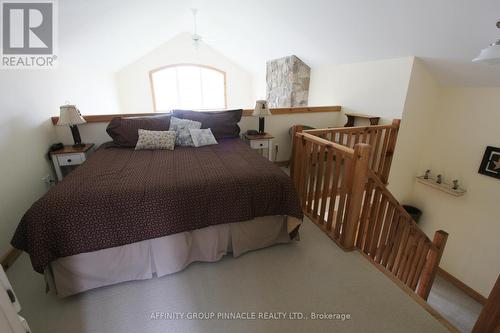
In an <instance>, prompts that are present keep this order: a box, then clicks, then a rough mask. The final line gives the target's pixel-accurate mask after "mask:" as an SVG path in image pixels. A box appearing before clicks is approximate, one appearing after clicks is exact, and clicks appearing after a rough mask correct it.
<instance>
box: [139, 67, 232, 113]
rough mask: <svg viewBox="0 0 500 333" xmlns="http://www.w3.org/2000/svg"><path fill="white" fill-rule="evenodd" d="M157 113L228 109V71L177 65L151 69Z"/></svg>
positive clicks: (150, 74)
mask: <svg viewBox="0 0 500 333" xmlns="http://www.w3.org/2000/svg"><path fill="white" fill-rule="evenodd" d="M149 78H150V82H151V89H152V93H153V105H154V108H155V112H168V111H170V110H173V109H190V110H195V109H196V110H207V109H224V108H226V73H225V72H223V71H221V70H219V69H216V68H213V67H209V66H204V65H191V64H178V65H169V66H165V67H161V68H158V69H155V70H152V71H150V72H149Z"/></svg>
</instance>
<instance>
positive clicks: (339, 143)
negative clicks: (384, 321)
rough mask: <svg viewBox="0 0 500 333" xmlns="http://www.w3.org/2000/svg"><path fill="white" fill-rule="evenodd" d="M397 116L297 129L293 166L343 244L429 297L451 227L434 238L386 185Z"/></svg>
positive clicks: (316, 210)
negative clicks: (385, 121) (373, 122)
mask: <svg viewBox="0 0 500 333" xmlns="http://www.w3.org/2000/svg"><path fill="white" fill-rule="evenodd" d="M398 129H399V121H394V122H393V123H392V124H391V125H382V126H370V127H351V128H329V129H320V130H308V131H303V132H300V133H296V137H295V138H294V146H293V159H292V165H291V174H292V178H293V181H294V184H295V187H296V189H297V192H298V193H299V197H300V200H301V205H302V209H303V211H304V214H305V215H306V216H308V217H309V218H310V219H311V220H312V221H313V222H314V223H315V224H316V225H317V226H318V227H320V228H321V229H322V230H323V231H324V232H325V233H326V234H327V235H328V236H329V237H330V238H331V239H332V240H334V241H335V242H336V243H337V244H338V245H339V246H340V247H342V248H343V249H345V250H353V249H358V250H359V251H360V252H361V253H362V254H364V255H365V256H366V257H367V258H368V259H370V261H372V262H373V263H374V264H375V265H378V266H379V267H381V268H383V269H385V270H386V271H387V272H389V273H390V274H392V275H393V276H394V277H396V278H397V279H398V280H399V281H400V282H402V283H403V284H405V285H406V286H408V287H409V288H411V289H412V290H414V291H416V293H417V294H418V295H419V296H420V297H422V298H423V299H427V296H428V295H429V291H430V289H431V287H432V283H433V281H434V278H435V275H436V272H437V269H438V265H439V261H440V259H441V255H442V253H443V249H444V246H445V243H446V239H447V236H448V234H447V233H445V232H444V231H438V232H436V234H435V237H434V242H432V241H430V240H429V239H428V238H427V236H426V235H425V233H423V232H422V231H421V230H420V229H419V228H418V226H417V225H416V223H415V221H413V219H412V218H411V216H410V215H409V214H408V213H407V212H406V211H405V210H404V208H403V207H402V206H401V205H400V204H399V202H398V201H397V200H396V199H395V198H394V197H393V195H392V194H391V193H390V191H389V190H388V189H387V187H386V184H387V180H388V177H389V172H390V167H391V162H392V155H393V152H394V148H395V146H396V140H397V134H398Z"/></svg>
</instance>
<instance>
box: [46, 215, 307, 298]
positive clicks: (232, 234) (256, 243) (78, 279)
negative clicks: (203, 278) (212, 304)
mask: <svg viewBox="0 0 500 333" xmlns="http://www.w3.org/2000/svg"><path fill="white" fill-rule="evenodd" d="M300 223H301V221H300V220H298V219H296V218H293V217H287V216H265V217H259V218H256V219H253V220H250V221H245V222H238V223H229V224H219V225H215V226H210V227H206V228H203V229H197V230H193V231H187V232H181V233H178V234H174V235H170V236H165V237H160V238H155V239H150V240H145V241H142V242H137V243H132V244H128V245H124V246H118V247H113V248H109V249H104V250H99V251H94V252H88V253H81V254H77V255H74V256H69V257H64V258H59V259H57V260H55V261H53V262H52V263H51V264H50V268H49V269H47V270H46V271H45V276H46V280H47V284H48V286H49V289H50V290H51V291H53V292H54V293H56V294H57V295H58V296H59V297H65V296H69V295H73V294H77V293H80V292H83V291H86V290H89V289H94V288H98V287H103V286H108V285H112V284H116V283H120V282H124V281H131V280H144V279H151V278H152V277H153V276H158V277H161V276H164V275H167V274H172V273H175V272H179V271H181V270H183V269H184V268H185V267H186V266H188V265H189V264H190V263H192V262H195V261H205V262H214V261H218V260H220V259H221V258H222V257H223V256H224V255H226V254H227V253H230V252H232V254H233V256H234V257H238V256H240V255H242V254H243V253H245V252H248V251H251V250H256V249H260V248H264V247H268V246H271V245H274V244H280V243H288V242H289V241H290V233H291V232H292V231H293V230H295V229H296V228H297V226H298V225H300Z"/></svg>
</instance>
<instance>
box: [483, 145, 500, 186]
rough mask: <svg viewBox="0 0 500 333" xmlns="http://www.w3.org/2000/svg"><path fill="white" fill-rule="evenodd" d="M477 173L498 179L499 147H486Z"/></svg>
mask: <svg viewBox="0 0 500 333" xmlns="http://www.w3.org/2000/svg"><path fill="white" fill-rule="evenodd" d="M479 173H480V174H483V175H486V176H490V177H495V178H498V179H500V148H497V147H491V146H488V147H486V151H485V152H484V156H483V161H482V162H481V166H480V167H479Z"/></svg>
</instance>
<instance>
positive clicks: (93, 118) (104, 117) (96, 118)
mask: <svg viewBox="0 0 500 333" xmlns="http://www.w3.org/2000/svg"><path fill="white" fill-rule="evenodd" d="M340 110H342V107H340V106H337V105H335V106H304V107H292V108H272V109H270V111H271V113H272V114H273V115H278V116H279V115H284V114H298V113H317V112H340ZM252 113H253V109H243V117H250V116H251V115H252ZM162 114H168V113H161V112H157V113H128V114H125V113H117V114H101V115H88V116H83V118H84V119H85V120H86V121H87V122H88V123H103V122H110V121H111V120H112V119H113V118H115V117H145V116H158V115H162ZM51 120H52V124H54V125H55V124H57V121H58V120H59V117H58V116H55V117H52V118H51Z"/></svg>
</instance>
